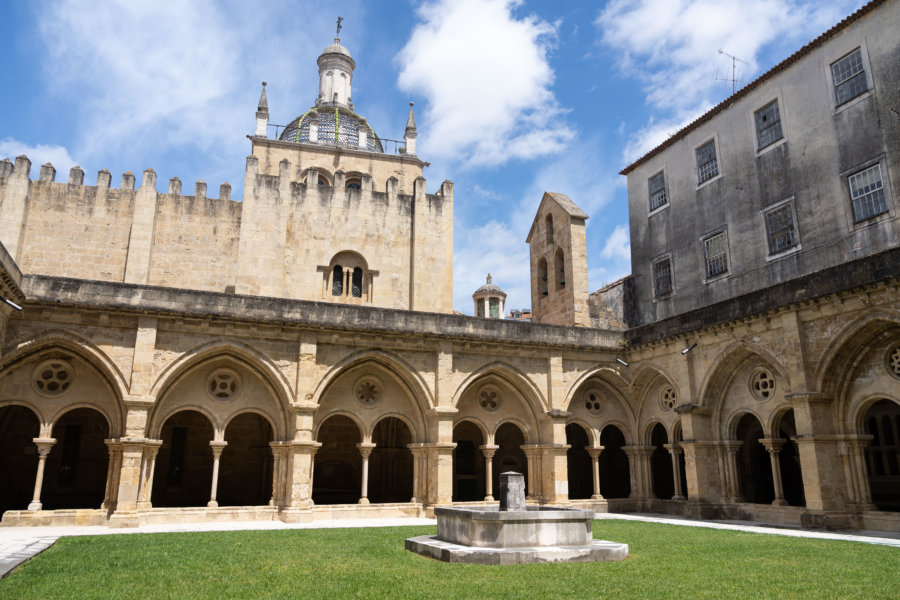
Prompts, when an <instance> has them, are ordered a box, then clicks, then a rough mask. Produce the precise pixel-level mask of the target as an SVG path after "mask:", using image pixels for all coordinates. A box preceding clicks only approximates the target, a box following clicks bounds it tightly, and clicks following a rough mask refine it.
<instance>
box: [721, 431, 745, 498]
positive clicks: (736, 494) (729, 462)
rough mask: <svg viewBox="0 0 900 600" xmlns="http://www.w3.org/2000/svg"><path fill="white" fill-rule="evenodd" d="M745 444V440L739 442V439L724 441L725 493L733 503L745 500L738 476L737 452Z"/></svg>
mask: <svg viewBox="0 0 900 600" xmlns="http://www.w3.org/2000/svg"><path fill="white" fill-rule="evenodd" d="M743 444H744V442H739V441H737V440H732V441H728V442H723V446H724V459H725V482H726V488H725V490H726V493H725V495H726V496H727V499H728V502H731V503H734V502H742V501H743V497H742V496H741V486H740V484H739V483H738V477H737V471H738V468H737V454H738V451H739V450H740V449H741V446H742V445H743Z"/></svg>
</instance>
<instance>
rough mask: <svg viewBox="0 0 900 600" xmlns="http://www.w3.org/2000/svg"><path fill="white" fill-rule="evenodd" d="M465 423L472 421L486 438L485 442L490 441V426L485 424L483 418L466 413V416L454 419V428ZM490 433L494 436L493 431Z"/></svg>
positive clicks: (484, 438)
mask: <svg viewBox="0 0 900 600" xmlns="http://www.w3.org/2000/svg"><path fill="white" fill-rule="evenodd" d="M463 423H471V424H472V425H474V426H475V427H476V428H477V429H478V431H480V432H481V437H482V439H483V440H484V443H485V444H487V443H488V428H487V427H486V426H485V424H484V423H483V422H482V421H481V420H479V419H476V418H475V417H473V416H470V415H466V416H464V417H462V418H460V419H458V420H456V421H454V422H453V428H454V429H456V428H457V427H458V426H460V425H462V424H463ZM490 435H491V436H493V433H491V434H490Z"/></svg>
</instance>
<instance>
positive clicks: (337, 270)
mask: <svg viewBox="0 0 900 600" xmlns="http://www.w3.org/2000/svg"><path fill="white" fill-rule="evenodd" d="M331 295H332V296H343V295H344V269H342V268H341V265H334V269H333V270H332V276H331Z"/></svg>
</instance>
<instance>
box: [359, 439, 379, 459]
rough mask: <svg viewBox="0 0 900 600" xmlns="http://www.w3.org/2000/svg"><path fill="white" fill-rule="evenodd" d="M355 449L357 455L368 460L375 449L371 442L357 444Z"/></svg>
mask: <svg viewBox="0 0 900 600" xmlns="http://www.w3.org/2000/svg"><path fill="white" fill-rule="evenodd" d="M356 447H357V448H358V449H359V453H360V455H361V456H362V457H363V458H369V456H370V455H371V454H372V450H374V449H375V444H373V443H371V442H361V443H359V444H357V445H356Z"/></svg>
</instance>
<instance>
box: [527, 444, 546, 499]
mask: <svg viewBox="0 0 900 600" xmlns="http://www.w3.org/2000/svg"><path fill="white" fill-rule="evenodd" d="M522 452H524V453H525V460H526V461H527V463H528V465H527V467H526V468H527V470H528V477H527V478H526V481H527V484H526V485H527V488H528V489H527V495H526V496H525V499H526V500H540V499H541V491H540V487H539V486H540V481H541V475H542V473H541V471H542V469H541V468H540V466H541V465H540V462H539V461H540V452H541V450H540V447H539V446H522Z"/></svg>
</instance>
